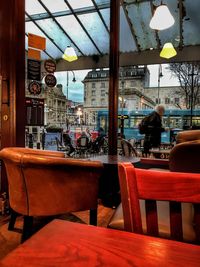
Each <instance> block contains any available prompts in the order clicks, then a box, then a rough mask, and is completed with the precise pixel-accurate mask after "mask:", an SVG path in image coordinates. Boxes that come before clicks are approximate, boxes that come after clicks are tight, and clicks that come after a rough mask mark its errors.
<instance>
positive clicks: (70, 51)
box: [62, 46, 78, 62]
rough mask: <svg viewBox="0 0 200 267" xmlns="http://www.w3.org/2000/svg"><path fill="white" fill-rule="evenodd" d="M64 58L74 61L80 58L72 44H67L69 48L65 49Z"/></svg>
mask: <svg viewBox="0 0 200 267" xmlns="http://www.w3.org/2000/svg"><path fill="white" fill-rule="evenodd" d="M62 58H63V59H64V60H67V61H69V62H72V61H74V60H77V59H78V57H77V55H76V52H75V50H74V48H73V47H71V46H67V48H66V49H65V53H64V54H63V56H62Z"/></svg>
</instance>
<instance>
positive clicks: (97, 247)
mask: <svg viewBox="0 0 200 267" xmlns="http://www.w3.org/2000/svg"><path fill="white" fill-rule="evenodd" d="M1 263H2V265H1V266H2V267H36V266H37V267H38V266H46V267H94V266H98V267H102V266H104V267H131V266H132V267H133V266H136V267H137V266H138V267H152V266H155V267H171V266H176V267H183V266H186V267H189V266H191V267H199V266H200V246H196V245H191V244H186V243H181V242H176V241H171V240H165V239H160V238H153V237H150V236H145V235H139V234H133V233H128V232H123V231H119V230H112V229H107V228H102V227H95V226H89V225H84V224H78V223H72V222H67V221H63V220H54V221H52V222H51V223H49V224H48V225H47V226H45V227H44V228H43V229H41V230H40V231H39V232H38V233H36V234H35V235H34V236H33V237H31V238H30V239H29V240H27V241H26V242H25V243H24V244H22V245H20V246H19V247H18V248H17V249H15V250H14V251H12V252H11V253H10V254H9V255H7V256H6V257H5V258H4V259H3V260H2V262H1Z"/></svg>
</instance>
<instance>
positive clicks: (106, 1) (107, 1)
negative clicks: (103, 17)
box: [95, 0, 110, 5]
mask: <svg viewBox="0 0 200 267" xmlns="http://www.w3.org/2000/svg"><path fill="white" fill-rule="evenodd" d="M95 2H96V4H97V5H102V4H109V5H110V0H95Z"/></svg>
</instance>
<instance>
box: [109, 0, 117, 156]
mask: <svg viewBox="0 0 200 267" xmlns="http://www.w3.org/2000/svg"><path fill="white" fill-rule="evenodd" d="M119 20H120V0H111V2H110V57H109V70H110V72H109V74H110V80H109V127H108V153H109V155H117V132H118V117H117V115H118V80H119Z"/></svg>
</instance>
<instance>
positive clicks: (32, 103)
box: [26, 97, 44, 126]
mask: <svg viewBox="0 0 200 267" xmlns="http://www.w3.org/2000/svg"><path fill="white" fill-rule="evenodd" d="M26 125H27V126H43V125H44V99H37V98H30V97H26Z"/></svg>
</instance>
